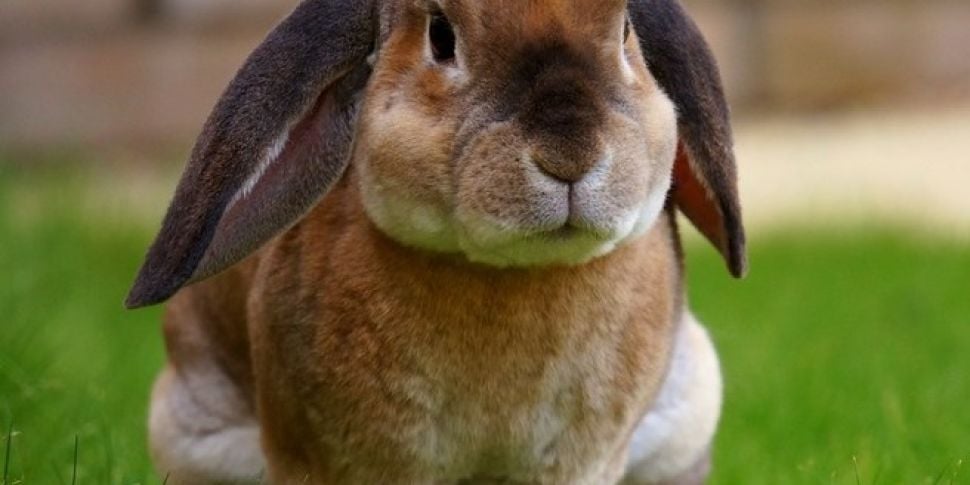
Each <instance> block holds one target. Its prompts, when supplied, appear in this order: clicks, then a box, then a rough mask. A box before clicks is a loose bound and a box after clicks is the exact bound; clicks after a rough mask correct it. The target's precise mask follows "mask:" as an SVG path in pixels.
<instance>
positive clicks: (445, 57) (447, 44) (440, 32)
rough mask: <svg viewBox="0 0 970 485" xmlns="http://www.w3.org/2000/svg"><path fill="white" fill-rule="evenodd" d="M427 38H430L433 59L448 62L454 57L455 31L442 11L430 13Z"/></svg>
mask: <svg viewBox="0 0 970 485" xmlns="http://www.w3.org/2000/svg"><path fill="white" fill-rule="evenodd" d="M428 39H430V40H431V53H432V54H433V55H434V60H435V61H438V62H449V61H452V60H454V59H455V31H454V29H452V28H451V22H449V21H448V17H445V14H444V13H442V12H434V13H432V14H431V23H430V25H429V27H428Z"/></svg>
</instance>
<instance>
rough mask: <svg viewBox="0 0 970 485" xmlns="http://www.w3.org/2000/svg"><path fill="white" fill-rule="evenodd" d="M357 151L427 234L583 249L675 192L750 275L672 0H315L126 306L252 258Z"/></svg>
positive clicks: (562, 258) (715, 137)
mask: <svg viewBox="0 0 970 485" xmlns="http://www.w3.org/2000/svg"><path fill="white" fill-rule="evenodd" d="M350 164H352V165H353V166H354V168H355V170H356V171H357V173H358V174H359V177H355V180H357V182H358V183H359V189H360V190H359V192H360V196H361V199H362V202H363V205H364V207H365V209H366V212H367V214H368V216H369V218H370V219H371V221H372V222H373V223H374V224H375V225H376V226H377V227H378V228H380V229H381V230H382V231H383V232H384V233H385V234H387V235H388V236H390V237H391V238H393V239H395V240H397V241H399V242H401V243H402V244H405V245H408V246H412V247H416V248H419V249H422V250H429V251H436V252H445V253H454V254H460V255H462V256H464V257H466V258H467V259H469V260H471V261H474V262H480V263H485V264H490V265H497V266H533V265H548V264H579V263H582V262H585V261H587V260H589V259H591V258H594V257H596V256H599V255H602V254H605V253H607V252H609V251H610V250H612V249H613V248H614V247H616V246H617V245H619V244H622V243H623V242H624V241H626V240H629V239H630V238H634V237H636V236H638V235H639V234H641V233H643V232H644V231H645V230H646V229H647V228H649V227H650V226H651V225H652V224H653V223H654V222H655V221H656V220H657V219H658V217H659V215H660V213H661V212H662V211H663V209H664V207H665V206H667V205H668V202H672V203H676V204H677V206H679V207H680V208H681V209H682V210H683V211H684V212H685V214H686V215H687V216H688V217H689V218H690V219H691V220H692V221H694V223H695V224H696V225H697V226H698V228H699V229H700V230H701V232H703V233H704V234H705V235H706V236H707V237H708V238H709V239H710V240H711V241H712V242H713V243H714V244H715V246H717V248H718V249H719V250H720V251H721V252H722V254H724V256H725V258H726V259H727V261H728V266H729V268H730V270H731V271H732V273H734V274H735V275H740V274H742V273H743V272H744V268H745V260H744V234H743V229H742V226H741V220H740V208H739V204H738V200H737V189H736V181H735V178H736V176H735V166H734V160H733V154H732V147H731V133H730V128H729V125H728V112H727V107H726V104H725V102H724V97H723V94H722V90H721V85H720V80H719V77H718V73H717V68H716V66H715V64H714V61H713V59H712V57H711V55H710V53H709V51H708V49H707V46H706V44H705V43H704V41H703V38H702V37H701V36H700V34H699V33H698V31H697V29H696V27H695V26H694V25H693V23H692V22H691V21H690V20H689V19H688V17H687V16H686V14H685V13H684V11H683V10H682V9H681V7H680V6H679V4H678V3H677V2H676V1H675V0H582V1H576V0H386V1H383V2H380V1H377V0H369V1H360V0H305V1H304V2H303V3H302V4H300V6H298V7H297V9H296V10H295V11H294V12H293V13H292V14H291V15H290V16H289V17H288V18H287V19H286V20H285V21H284V22H283V23H282V24H281V25H280V26H279V27H277V29H276V30H274V31H273V32H272V33H271V34H270V35H269V37H268V38H267V39H266V41H264V43H263V44H262V45H261V46H260V47H259V48H257V49H256V51H255V52H254V53H253V54H252V55H251V56H250V58H249V59H248V60H247V62H246V64H245V65H244V66H243V68H242V69H241V70H240V72H239V74H238V75H237V77H236V78H235V79H234V80H233V82H232V83H231V84H230V86H229V87H228V89H227V91H226V93H225V94H224V95H223V97H222V99H221V100H220V101H219V103H218V104H217V106H216V108H215V110H214V111H213V113H212V115H211V116H210V118H209V120H208V121H207V123H206V125H205V127H204V129H203V132H202V135H201V136H200V138H199V141H198V143H197V145H196V147H195V149H194V150H193V153H192V157H191V159H190V161H189V164H188V167H187V169H186V171H185V174H184V175H183V178H182V180H181V182H180V184H179V187H178V189H177V191H176V195H175V198H174V200H173V202H172V204H171V206H170V208H169V212H168V214H167V215H166V218H165V221H164V223H163V227H162V230H161V232H160V234H159V236H158V238H157V239H156V241H155V243H154V244H153V246H152V247H151V249H150V250H149V253H148V256H147V258H146V262H145V264H144V266H143V267H142V270H141V272H140V274H139V277H138V279H137V281H136V284H135V286H134V288H133V290H132V293H131V295H129V300H128V304H129V306H143V305H147V304H152V303H157V302H159V301H162V300H164V299H166V298H168V297H170V296H171V295H172V294H174V292H176V291H177V290H178V289H179V288H181V287H182V286H184V285H186V284H188V283H191V282H193V281H198V280H200V279H203V278H206V277H208V276H211V275H213V274H215V273H216V272H219V271H221V270H222V269H224V268H226V267H227V266H229V265H231V264H233V263H235V262H237V261H239V260H240V259H242V258H243V257H245V256H246V255H247V254H249V253H251V252H252V251H254V250H255V249H257V248H258V247H259V246H260V245H261V244H263V243H264V242H266V241H267V240H268V239H270V238H272V237H273V236H274V235H276V234H278V233H280V232H281V231H283V230H285V229H286V228H287V227H289V226H290V225H292V224H293V223H295V222H296V221H298V220H299V219H300V217H302V215H303V214H305V213H306V211H307V210H308V209H309V208H311V207H312V206H313V205H314V204H316V203H317V202H318V201H319V200H320V198H321V197H322V196H323V195H324V194H325V193H326V192H327V190H328V189H329V188H330V187H331V186H332V184H333V183H334V182H335V181H336V180H337V179H339V178H340V176H341V174H342V173H343V172H344V170H345V168H346V167H347V166H348V165H350Z"/></svg>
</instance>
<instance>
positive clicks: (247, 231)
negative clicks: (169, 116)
mask: <svg viewBox="0 0 970 485" xmlns="http://www.w3.org/2000/svg"><path fill="white" fill-rule="evenodd" d="M375 12H376V8H375V4H374V2H373V1H371V0H305V1H304V2H303V3H301V4H300V5H299V6H298V7H297V8H296V10H295V11H294V12H293V13H292V14H291V15H290V16H289V17H288V18H287V19H286V20H284V21H283V22H282V23H281V24H280V25H279V26H278V27H277V28H276V29H275V30H274V31H273V32H272V33H270V34H269V36H268V37H267V38H266V40H265V41H263V43H262V45H260V46H259V47H258V48H256V50H255V51H254V52H253V53H252V55H250V57H249V59H248V60H247V61H246V63H245V64H244V65H243V67H242V69H241V70H240V71H239V73H238V74H237V75H236V78H235V79H233V81H232V82H231V83H230V84H229V87H228V88H227V89H226V92H225V93H224V94H223V95H222V98H221V99H220V100H219V102H218V103H217V105H216V107H215V109H214V110H213V112H212V114H211V115H210V116H209V119H208V121H206V123H205V126H204V128H203V130H202V134H201V135H200V136H199V139H198V141H197V142H196V145H195V148H194V149H193V151H192V155H191V158H190V160H189V163H188V166H187V167H186V169H185V172H184V174H183V175H182V179H181V181H180V182H179V185H178V188H177V189H176V192H175V197H174V199H173V200H172V203H171V205H170V206H169V209H168V213H167V214H166V215H165V220H164V222H163V223H162V229H161V231H160V232H159V234H158V237H157V238H156V239H155V242H154V243H153V244H152V246H151V248H150V249H149V251H148V255H147V256H146V258H145V262H144V264H143V266H142V268H141V271H140V272H139V274H138V277H137V279H136V281H135V284H134V287H133V288H132V290H131V293H130V294H129V295H128V299H127V300H126V305H127V306H128V307H129V308H137V307H142V306H147V305H152V304H155V303H159V302H162V301H164V300H166V299H168V298H169V297H171V296H172V295H173V294H175V292H176V291H178V290H179V289H180V288H181V287H183V286H185V285H186V284H189V283H191V282H194V281H198V280H201V279H204V278H206V277H209V276H211V275H213V274H215V273H218V272H219V271H221V270H223V269H225V268H226V267H228V266H230V265H232V264H233V263H235V262H237V261H239V260H241V259H242V258H244V257H246V256H247V255H248V254H249V253H251V252H252V251H254V250H256V249H257V248H258V247H259V246H260V245H262V244H263V243H265V242H266V241H267V240H268V239H270V238H272V237H273V236H275V235H276V234H278V233H279V232H280V231H282V230H284V229H286V228H287V227H288V226H289V225H291V224H293V223H294V222H295V221H296V220H298V219H299V217H300V216H302V215H303V214H304V213H305V212H306V211H308V210H309V209H310V208H311V207H312V206H313V204H314V203H316V202H317V201H318V200H319V199H320V198H321V197H322V196H323V195H324V194H325V193H326V192H327V191H328V190H329V188H330V187H331V185H332V184H333V183H334V182H335V181H336V180H337V179H338V178H339V177H340V175H341V174H342V172H343V170H344V168H345V167H346V164H347V162H348V160H347V159H348V152H349V149H350V145H351V140H352V137H353V133H352V130H353V122H354V118H355V115H356V107H357V104H358V103H357V97H358V95H359V93H360V91H361V90H362V88H363V86H364V85H365V84H366V82H367V77H368V74H369V67H368V65H367V63H366V57H367V55H368V54H369V53H370V51H371V50H372V48H373V45H374V41H375V35H376V31H377V26H376V24H377V18H376V13H375Z"/></svg>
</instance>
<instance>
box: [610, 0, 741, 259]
mask: <svg viewBox="0 0 970 485" xmlns="http://www.w3.org/2000/svg"><path fill="white" fill-rule="evenodd" d="M629 12H630V19H631V21H632V22H633V25H634V28H635V30H636V32H637V35H638V37H639V39H640V43H641V46H642V49H643V52H644V57H645V58H646V62H647V66H648V68H649V69H650V73H651V74H652V75H653V77H654V78H655V79H656V80H657V82H658V83H659V84H660V87H661V88H662V89H663V90H664V92H666V93H667V95H668V96H670V98H671V100H672V101H673V102H674V105H675V106H676V107H677V115H678V132H679V133H680V147H679V149H678V153H677V161H676V162H675V166H674V181H673V189H672V194H671V195H672V198H673V200H674V202H676V204H677V206H678V207H679V208H680V209H681V211H682V212H684V214H685V215H686V216H687V217H688V218H689V219H690V220H691V222H693V223H694V225H695V226H697V228H698V229H699V230H700V232H701V233H702V234H704V236H706V237H707V239H708V240H710V241H711V243H713V244H714V245H715V246H716V247H717V249H718V250H719V251H720V252H721V254H722V255H723V256H724V258H725V260H726V262H727V265H728V269H729V270H730V271H731V274H733V275H734V276H736V277H741V276H743V275H744V274H745V273H746V271H747V257H746V255H745V239H744V226H743V225H742V222H741V206H740V203H739V201H738V186H737V167H736V166H735V162H734V148H733V141H732V137H731V125H730V120H729V113H728V107H727V102H726V101H725V98H724V92H723V88H722V87H721V79H720V75H719V74H718V70H717V64H716V63H715V61H714V57H713V55H712V54H711V52H710V49H709V48H708V47H707V43H706V42H705V41H704V38H703V36H701V33H700V31H699V30H698V29H697V26H696V25H694V22H693V21H692V20H691V19H690V18H689V17H688V16H687V14H686V13H685V12H684V9H683V7H681V5H680V4H679V3H678V2H677V0H630V3H629Z"/></svg>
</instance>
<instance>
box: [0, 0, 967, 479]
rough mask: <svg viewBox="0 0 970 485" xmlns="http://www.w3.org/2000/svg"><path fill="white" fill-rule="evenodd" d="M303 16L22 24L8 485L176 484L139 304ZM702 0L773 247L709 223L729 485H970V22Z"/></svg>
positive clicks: (960, 15) (203, 11)
mask: <svg viewBox="0 0 970 485" xmlns="http://www.w3.org/2000/svg"><path fill="white" fill-rule="evenodd" d="M295 3H296V2H295V0H86V1H83V2H76V1H68V0H4V1H3V2H2V4H0V312H2V313H0V314H2V315H3V316H4V320H5V322H4V323H3V324H0V325H2V327H0V329H2V331H0V427H2V428H0V453H2V454H0V460H2V461H0V473H2V475H0V485H7V484H13V483H41V484H47V483H58V481H61V482H62V483H73V482H72V479H73V478H76V479H80V480H84V481H83V482H82V483H159V482H160V481H161V479H160V478H159V477H158V476H157V475H156V474H155V473H154V472H153V471H152V470H151V466H150V464H149V461H148V458H147V454H146V452H145V447H144V419H145V407H146V405H147V402H148V393H149V389H150V384H151V380H152V378H153V375H154V373H155V372H156V371H157V369H158V368H159V367H160V365H161V362H162V360H163V357H162V356H163V352H162V342H161V337H160V330H159V325H158V321H159V318H160V311H159V310H158V309H154V310H148V311H142V312H124V311H122V310H121V301H122V299H123V296H124V294H125V291H126V289H127V284H128V283H130V278H131V277H132V276H133V274H134V272H135V270H136V269H137V266H138V264H139V263H140V258H141V256H142V254H143V252H144V250H145V248H146V246H147V244H148V243H149V242H150V240H151V237H152V236H153V231H154V230H155V229H156V228H157V227H158V224H159V221H160V219H161V215H162V214H163V211H164V208H165V205H166V203H167V201H168V197H169V196H170V194H171V191H172V189H173V188H174V183H175V180H176V179H177V176H178V173H179V171H180V169H181V167H182V164H183V162H184V160H185V159H186V158H187V154H188V150H189V149H190V148H191V144H192V142H193V141H194V138H195V135H196V134H197V132H198V130H199V129H200V127H201V125H202V122H203V120H204V118H205V116H206V115H207V114H208V111H209V109H210V108H211V106H212V105H213V104H214V102H215V100H216V98H217V97H218V95H219V94H220V92H221V90H222V88H223V87H224V86H225V85H226V83H227V82H228V81H229V79H230V78H231V77H232V75H233V73H234V72H235V69H236V68H237V67H238V66H239V65H240V64H241V63H242V60H243V59H244V58H245V56H246V55H247V54H248V53H249V52H250V51H251V50H252V48H253V47H254V46H255V45H256V44H257V43H258V42H259V41H260V39H261V38H262V37H263V36H264V35H265V33H266V32H267V31H268V30H269V29H270V28H271V27H272V26H273V25H274V24H275V23H276V22H277V21H278V20H279V19H280V18H281V17H282V16H283V15H285V14H286V13H287V12H288V11H289V10H290V9H292V8H293V6H294V5H295ZM685 3H686V5H687V6H688V9H689V10H690V11H691V13H692V14H693V16H694V17H695V19H696V20H697V21H698V23H699V24H700V26H701V29H702V30H703V31H704V33H705V34H706V36H707V37H708V39H709V41H710V42H711V44H712V47H713V49H714V51H715V53H716V55H717V57H718V59H719V62H720V65H721V68H722V72H723V76H724V81H725V84H726V89H727V92H728V94H729V97H730V101H731V104H732V107H733V110H734V115H735V131H736V143H737V152H738V160H739V163H740V175H741V193H742V202H743V205H744V207H745V216H746V219H747V223H748V229H749V233H750V234H749V239H750V241H751V260H752V273H751V276H750V277H749V278H748V279H747V280H744V281H741V282H735V281H731V280H729V279H728V278H727V276H726V272H725V271H723V269H722V266H721V264H720V263H719V262H718V260H717V258H716V256H715V255H714V254H713V251H711V250H710V249H709V248H708V247H706V246H705V245H704V244H703V243H701V242H700V241H699V238H697V237H696V235H694V233H693V231H692V230H691V229H686V232H687V233H688V246H689V248H688V254H689V261H688V264H689V269H690V282H691V288H690V292H691V295H690V296H691V300H692V304H693V306H694V308H695V310H696V312H697V313H698V314H699V315H700V316H701V317H702V319H704V320H705V321H706V322H707V323H708V325H709V326H710V327H711V330H712V333H713V334H714V337H715V340H716V341H717V344H718V345H719V348H720V349H721V354H722V360H723V366H724V370H725V374H726V376H727V380H726V393H727V396H726V405H725V411H724V413H725V414H724V426H723V428H722V430H721V434H720V435H719V438H718V444H717V450H716V469H715V470H716V471H715V476H714V482H715V483H766V484H767V483H819V482H822V481H826V482H832V483H880V482H881V483H970V470H965V466H964V460H966V459H970V435H968V434H967V430H970V407H968V406H966V402H968V400H970V379H968V376H970V353H968V352H967V351H966V349H967V344H968V343H970V339H968V338H967V329H970V54H968V49H970V3H968V2H967V1H966V0H920V1H914V0H853V1H851V2H844V1H837V0H813V1H806V2H792V1H786V0H706V1H705V0H685ZM684 227H685V228H686V225H685V226H684ZM968 466H970V465H968Z"/></svg>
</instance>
